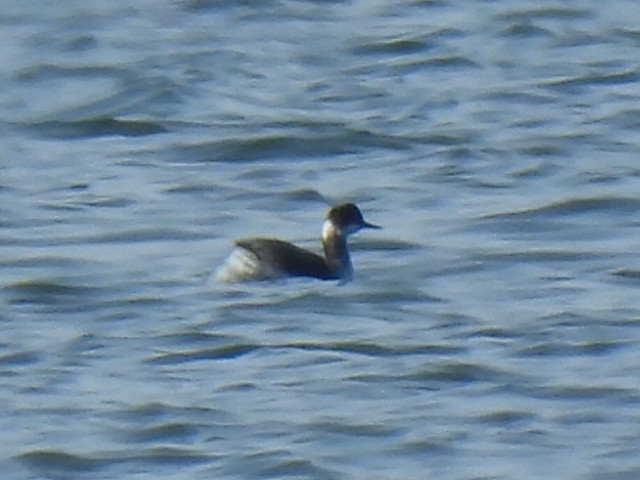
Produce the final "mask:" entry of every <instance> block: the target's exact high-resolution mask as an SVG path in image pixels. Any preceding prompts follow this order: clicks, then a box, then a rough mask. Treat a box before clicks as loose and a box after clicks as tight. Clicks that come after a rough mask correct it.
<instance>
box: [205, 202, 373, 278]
mask: <svg viewBox="0 0 640 480" xmlns="http://www.w3.org/2000/svg"><path fill="white" fill-rule="evenodd" d="M363 228H382V227H379V226H378V225H373V224H371V223H368V222H365V220H364V218H363V217H362V213H361V212H360V209H359V208H358V207H356V206H355V205H354V204H353V203H345V204H342V205H338V206H336V207H333V208H332V209H331V210H329V213H328V214H327V218H326V220H325V222H324V224H323V226H322V247H323V249H324V257H322V256H320V255H317V254H315V253H312V252H309V251H307V250H304V249H302V248H300V247H296V246H295V245H293V244H291V243H289V242H284V241H282V240H276V239H273V238H248V239H244V240H237V241H236V242H235V248H234V250H233V251H232V252H231V255H230V256H229V258H228V259H227V260H226V262H225V263H224V264H223V265H222V267H220V269H219V270H218V272H217V275H216V279H217V280H218V281H220V282H239V281H247V280H268V279H277V278H284V277H312V278H318V279H320V280H340V281H341V283H346V282H348V281H349V280H351V278H352V276H353V266H352V265H351V257H350V256H349V249H348V247H347V237H348V236H349V235H351V234H353V233H356V232H357V231H359V230H361V229H363Z"/></svg>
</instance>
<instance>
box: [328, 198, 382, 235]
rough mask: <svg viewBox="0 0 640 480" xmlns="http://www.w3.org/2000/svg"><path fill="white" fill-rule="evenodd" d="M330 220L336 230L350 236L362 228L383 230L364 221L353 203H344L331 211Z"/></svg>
mask: <svg viewBox="0 0 640 480" xmlns="http://www.w3.org/2000/svg"><path fill="white" fill-rule="evenodd" d="M327 220H329V221H330V222H331V223H332V224H333V225H334V226H335V227H336V228H338V229H340V230H342V231H344V232H346V233H347V235H348V234H351V233H355V232H357V231H358V230H360V229H362V228H382V227H379V226H378V225H374V224H372V223H368V222H366V221H365V220H364V217H363V216H362V212H361V211H360V209H359V208H358V207H356V206H355V205H354V204H353V203H343V204H342V205H337V206H335V207H333V208H332V209H331V210H329V213H328V214H327Z"/></svg>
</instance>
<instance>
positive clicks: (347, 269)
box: [322, 220, 353, 280]
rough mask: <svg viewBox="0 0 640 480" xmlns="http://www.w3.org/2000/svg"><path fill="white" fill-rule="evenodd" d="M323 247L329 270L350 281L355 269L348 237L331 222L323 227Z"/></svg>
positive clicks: (325, 223) (327, 222)
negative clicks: (348, 245) (348, 246)
mask: <svg viewBox="0 0 640 480" xmlns="http://www.w3.org/2000/svg"><path fill="white" fill-rule="evenodd" d="M322 247H323V248H324V257H325V261H326V263H327V266H328V267H329V270H331V272H332V273H335V274H336V275H337V276H338V277H340V278H342V279H347V280H348V279H350V278H351V276H352V275H353V267H352V265H351V257H350V256H349V249H348V248H347V235H346V234H345V233H344V232H343V231H342V230H341V229H340V228H338V227H336V226H335V225H334V224H333V222H331V221H329V220H326V221H325V222H324V225H323V226H322Z"/></svg>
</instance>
